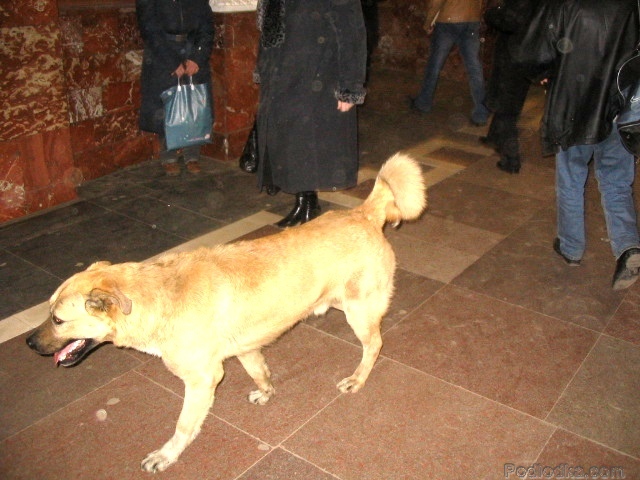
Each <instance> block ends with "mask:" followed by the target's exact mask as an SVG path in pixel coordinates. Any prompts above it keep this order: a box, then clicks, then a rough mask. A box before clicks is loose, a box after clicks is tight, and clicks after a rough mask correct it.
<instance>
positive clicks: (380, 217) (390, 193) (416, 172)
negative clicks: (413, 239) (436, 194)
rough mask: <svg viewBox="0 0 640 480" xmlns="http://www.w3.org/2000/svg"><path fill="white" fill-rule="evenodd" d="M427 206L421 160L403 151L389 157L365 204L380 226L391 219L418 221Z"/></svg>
mask: <svg viewBox="0 0 640 480" xmlns="http://www.w3.org/2000/svg"><path fill="white" fill-rule="evenodd" d="M426 206H427V192H426V186H425V184H424V178H423V177H422V169H421V168H420V165H419V164H418V162H416V161H415V160H414V159H412V158H411V157H409V156H408V155H406V154H403V153H396V154H395V155H393V156H392V157H391V158H389V159H388V160H387V161H386V162H385V163H384V165H382V168H381V169H380V172H379V173H378V177H377V178H376V183H375V185H374V187H373V190H372V191H371V194H369V196H368V197H367V199H366V200H365V201H364V203H363V205H362V207H363V209H364V211H365V214H366V215H367V216H369V217H370V218H371V219H372V220H373V221H375V222H378V224H379V225H380V227H382V226H383V225H384V224H385V223H387V222H389V223H391V224H392V225H393V226H398V225H399V224H400V222H401V221H402V220H415V219H416V218H418V217H419V216H420V215H421V214H422V212H423V210H424V209H425V208H426Z"/></svg>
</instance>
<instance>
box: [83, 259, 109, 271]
mask: <svg viewBox="0 0 640 480" xmlns="http://www.w3.org/2000/svg"><path fill="white" fill-rule="evenodd" d="M109 265H111V262H109V261H107V260H101V261H99V262H94V263H92V264H91V265H89V266H88V267H87V270H86V271H87V272H90V271H91V270H96V269H98V268H100V267H108V266H109Z"/></svg>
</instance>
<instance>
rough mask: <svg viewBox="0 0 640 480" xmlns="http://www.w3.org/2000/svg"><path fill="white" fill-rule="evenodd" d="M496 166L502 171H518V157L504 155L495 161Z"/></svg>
mask: <svg viewBox="0 0 640 480" xmlns="http://www.w3.org/2000/svg"><path fill="white" fill-rule="evenodd" d="M496 167H498V168H499V169H500V170H502V171H503V172H507V173H520V159H519V158H516V157H507V156H504V157H502V158H501V159H500V160H498V162H497V163H496Z"/></svg>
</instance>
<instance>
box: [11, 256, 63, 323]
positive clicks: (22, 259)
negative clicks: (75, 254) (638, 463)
mask: <svg viewBox="0 0 640 480" xmlns="http://www.w3.org/2000/svg"><path fill="white" fill-rule="evenodd" d="M6 252H7V253H8V254H9V255H11V256H12V257H14V258H17V259H19V260H21V261H23V262H25V263H26V264H28V265H30V266H31V267H34V268H36V269H38V270H40V271H42V272H44V273H46V274H48V275H51V276H52V277H54V278H57V279H58V280H59V281H60V282H63V281H64V279H63V278H60V277H59V276H58V275H56V274H55V273H53V272H50V271H49V270H47V269H45V268H42V267H41V266H40V265H37V264H35V263H33V262H32V261H30V260H29V259H28V258H24V257H22V256H20V255H18V254H17V253H16V252H12V251H11V250H6ZM31 307H33V305H31V306H28V307H25V308H23V309H22V310H20V312H22V311H24V310H27V309H29V308H31ZM20 312H15V313H13V315H15V314H16V313H20ZM10 316H11V315H10ZM1 320H2V319H0V321H1Z"/></svg>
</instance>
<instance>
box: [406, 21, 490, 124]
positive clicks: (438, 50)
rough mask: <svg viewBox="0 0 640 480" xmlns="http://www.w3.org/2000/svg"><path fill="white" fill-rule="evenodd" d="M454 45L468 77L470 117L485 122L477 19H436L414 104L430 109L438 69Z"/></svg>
mask: <svg viewBox="0 0 640 480" xmlns="http://www.w3.org/2000/svg"><path fill="white" fill-rule="evenodd" d="M454 45H457V46H458V50H459V51H460V56H461V57H462V62H463V63H464V67H465V69H466V70H467V76H468V77H469V87H470V89H471V97H472V98H473V104H474V108H473V113H472V114H471V120H473V121H474V122H477V123H485V122H486V121H487V118H488V117H489V110H488V109H487V107H486V106H485V105H484V97H485V90H484V73H483V71H482V63H481V62H480V22H462V23H441V22H436V24H435V27H434V30H433V36H432V39H431V53H430V54H429V60H428V61H427V66H426V67H425V71H424V79H423V80H422V88H421V90H420V93H419V94H418V96H417V97H416V98H415V100H414V105H415V106H416V107H417V108H419V109H420V110H423V111H425V112H426V111H429V110H431V105H432V104H433V95H434V93H435V91H436V84H437V83H438V77H440V71H441V70H442V67H443V66H444V63H445V61H446V60H447V57H448V56H449V52H451V49H452V48H453V46H454Z"/></svg>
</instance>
